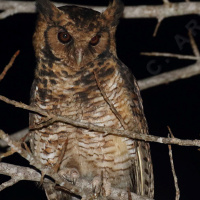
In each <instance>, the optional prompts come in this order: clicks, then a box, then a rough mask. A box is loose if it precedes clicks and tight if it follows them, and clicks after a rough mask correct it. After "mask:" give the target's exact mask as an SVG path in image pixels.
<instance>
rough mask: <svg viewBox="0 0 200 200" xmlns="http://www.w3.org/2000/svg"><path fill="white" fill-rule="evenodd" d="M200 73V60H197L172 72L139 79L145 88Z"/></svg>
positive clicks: (141, 88) (141, 87)
mask: <svg viewBox="0 0 200 200" xmlns="http://www.w3.org/2000/svg"><path fill="white" fill-rule="evenodd" d="M199 74H200V61H197V62H196V63H194V64H193V65H190V66H188V67H184V68H181V69H176V70H173V71H170V72H165V73H162V74H159V75H156V76H153V77H150V78H146V79H142V80H139V81H138V85H139V87H140V90H145V89H148V88H151V87H155V86H158V85H162V84H168V83H170V82H173V81H176V80H179V79H185V78H190V77H192V76H196V75H199Z"/></svg>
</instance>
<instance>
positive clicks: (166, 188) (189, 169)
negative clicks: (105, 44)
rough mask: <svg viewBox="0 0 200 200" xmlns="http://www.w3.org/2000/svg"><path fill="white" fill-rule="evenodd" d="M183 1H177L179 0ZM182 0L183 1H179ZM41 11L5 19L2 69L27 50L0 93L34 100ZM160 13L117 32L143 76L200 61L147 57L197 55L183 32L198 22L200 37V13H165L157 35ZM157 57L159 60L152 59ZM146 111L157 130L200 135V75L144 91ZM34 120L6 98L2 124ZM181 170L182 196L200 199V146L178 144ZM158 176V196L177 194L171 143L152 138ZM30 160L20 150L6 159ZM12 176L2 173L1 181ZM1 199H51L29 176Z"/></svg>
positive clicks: (156, 0) (128, 1)
mask: <svg viewBox="0 0 200 200" xmlns="http://www.w3.org/2000/svg"><path fill="white" fill-rule="evenodd" d="M65 2H66V3H73V4H88V5H102V6H106V5H108V1H107V0H96V1H94V0H84V1H83V0H82V1H81V0H69V1H65ZM173 2H175V1H173ZM176 2H177V1H176ZM179 2H181V1H179ZM124 3H125V5H145V4H148V5H151V4H154V5H156V4H161V3H162V1H161V0H152V1H147V0H124ZM35 22H36V14H18V15H14V16H12V17H8V18H6V19H4V20H1V21H0V72H1V71H2V70H3V68H4V67H5V65H6V64H7V63H8V62H9V60H10V58H11V57H12V55H13V54H14V52H15V51H17V50H18V49H19V50H20V51H21V53H20V55H19V56H18V58H17V59H16V61H15V63H14V65H13V67H12V68H11V69H10V70H9V72H8V73H7V75H6V77H5V78H4V80H3V81H1V82H0V94H1V95H4V96H6V97H8V98H10V99H14V100H17V101H21V102H24V103H26V104H28V103H29V93H30V87H31V84H32V81H33V78H34V70H35V66H36V61H35V57H34V51H33V47H32V35H33V32H34V28H35ZM156 22H157V21H156V19H121V20H120V24H119V26H118V30H117V33H116V41H117V52H118V57H119V58H120V60H122V61H123V62H124V63H125V64H126V65H127V66H128V67H129V68H130V69H131V70H132V72H133V74H134V75H135V77H136V78H137V80H140V79H144V78H147V77H152V76H153V75H157V74H160V73H163V72H167V71H170V70H174V69H179V68H182V67H185V66H188V65H190V64H192V63H194V61H188V60H178V59H176V58H165V57H160V58H158V57H146V56H141V55H140V52H151V51H157V52H170V53H176V54H182V55H193V52H192V49H191V47H190V44H189V43H188V42H186V43H184V44H183V45H180V43H179V42H177V38H181V37H182V38H183V37H184V38H186V39H188V30H187V29H188V27H189V26H190V25H191V24H195V25H196V29H195V31H193V36H194V38H195V41H196V43H197V45H199V41H200V17H199V16H197V15H190V16H182V17H173V18H167V19H165V20H164V21H163V22H162V24H161V26H160V28H159V30H158V33H157V36H156V37H153V36H152V35H153V32H154V28H155V25H156ZM199 47H200V45H199ZM151 63H153V64H151ZM141 95H142V98H143V103H144V111H145V115H146V118H147V121H148V125H149V132H150V134H152V135H157V136H162V137H167V135H168V129H167V126H169V127H170V128H171V130H172V132H173V134H174V136H175V137H177V138H182V139H199V136H200V106H199V104H200V100H199V99H200V98H199V97H200V77H199V76H194V77H192V78H189V79H184V80H179V81H176V82H173V83H170V84H166V85H162V86H158V87H154V88H150V89H147V90H144V91H142V92H141ZM27 126H28V111H24V110H22V109H19V108H14V107H13V106H11V105H7V104H6V103H4V102H0V129H3V130H4V131H5V132H6V133H9V134H11V133H14V132H16V131H18V130H20V129H23V128H25V127H27ZM172 149H173V156H174V165H175V170H176V173H177V176H178V180H179V187H180V191H181V200H189V199H190V200H192V199H198V196H199V184H198V180H199V179H200V159H199V158H200V152H199V151H198V148H197V147H180V146H174V145H173V146H172ZM151 152H152V160H153V165H154V176H155V199H156V200H171V199H174V198H175V189H174V184H173V176H172V172H171V167H170V162H169V155H168V147H167V145H163V144H157V143H151ZM3 162H8V163H12V164H18V165H24V166H27V164H28V163H27V161H25V160H24V159H22V158H21V157H20V156H19V155H14V156H11V157H9V158H6V159H4V160H3ZM6 180H8V178H7V177H6V176H0V183H1V182H3V181H6ZM0 199H1V200H11V199H12V200H25V199H29V200H36V199H41V200H45V199H46V197H45V194H44V191H43V190H42V189H41V188H40V187H39V186H37V185H36V184H35V183H34V182H28V181H23V182H20V183H18V184H16V185H15V186H13V187H10V188H8V189H6V190H4V191H3V192H1V193H0Z"/></svg>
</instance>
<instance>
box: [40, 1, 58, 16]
mask: <svg viewBox="0 0 200 200" xmlns="http://www.w3.org/2000/svg"><path fill="white" fill-rule="evenodd" d="M36 7H37V10H38V12H39V13H40V14H42V15H43V16H44V17H45V18H46V19H47V18H48V19H51V18H52V17H53V16H54V14H55V13H57V12H59V9H58V8H56V6H55V5H54V4H53V3H51V2H50V1H49V0H36Z"/></svg>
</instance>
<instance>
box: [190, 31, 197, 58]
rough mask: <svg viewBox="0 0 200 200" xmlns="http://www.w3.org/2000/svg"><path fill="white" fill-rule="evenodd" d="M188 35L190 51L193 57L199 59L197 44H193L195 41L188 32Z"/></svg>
mask: <svg viewBox="0 0 200 200" xmlns="http://www.w3.org/2000/svg"><path fill="white" fill-rule="evenodd" d="M188 35H189V38H190V45H191V47H192V50H193V53H194V55H195V56H196V57H200V54H199V49H198V47H197V44H196V42H195V40H194V37H193V36H192V32H191V31H189V32H188Z"/></svg>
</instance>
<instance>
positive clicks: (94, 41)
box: [90, 35, 101, 46]
mask: <svg viewBox="0 0 200 200" xmlns="http://www.w3.org/2000/svg"><path fill="white" fill-rule="evenodd" d="M100 38H101V36H100V35H96V36H94V37H93V38H92V39H91V40H90V44H91V45H92V46H96V45H97V44H98V43H99V40H100Z"/></svg>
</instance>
